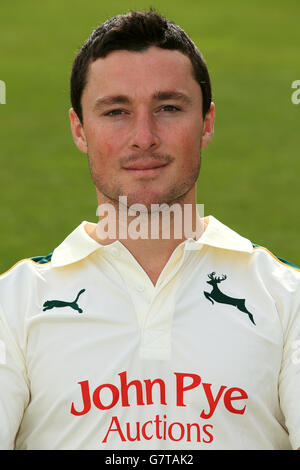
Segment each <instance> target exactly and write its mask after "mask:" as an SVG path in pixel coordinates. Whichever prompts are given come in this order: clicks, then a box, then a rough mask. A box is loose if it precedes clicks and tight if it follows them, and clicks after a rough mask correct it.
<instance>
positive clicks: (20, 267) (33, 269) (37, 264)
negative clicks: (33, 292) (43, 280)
mask: <svg viewBox="0 0 300 470" xmlns="http://www.w3.org/2000/svg"><path fill="white" fill-rule="evenodd" d="M52 253H53V252H51V253H48V254H47V255H42V256H33V257H30V258H23V259H21V260H19V261H17V262H16V263H15V264H14V265H12V266H11V267H10V268H9V269H7V270H6V271H4V272H3V273H1V274H0V289H1V286H4V285H6V284H7V283H9V284H10V283H11V282H17V281H18V280H20V281H21V280H26V279H29V278H31V277H34V276H35V275H36V274H38V273H39V272H40V271H43V270H45V269H50V267H51V259H52Z"/></svg>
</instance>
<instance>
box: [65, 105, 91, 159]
mask: <svg viewBox="0 0 300 470" xmlns="http://www.w3.org/2000/svg"><path fill="white" fill-rule="evenodd" d="M69 117H70V122H71V130H72V135H73V140H74V142H75V144H76V146H77V147H78V149H79V150H80V151H81V152H83V153H87V152H88V146H87V140H86V136H85V133H84V130H83V125H82V124H81V121H80V119H79V117H78V116H77V114H76V113H75V111H74V109H73V108H71V109H70V110H69Z"/></svg>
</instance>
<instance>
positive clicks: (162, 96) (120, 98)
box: [93, 91, 192, 111]
mask: <svg viewBox="0 0 300 470" xmlns="http://www.w3.org/2000/svg"><path fill="white" fill-rule="evenodd" d="M152 99H153V100H154V101H171V100H174V101H181V102H183V103H184V104H187V105H189V104H192V99H191V98H190V97H189V96H188V95H186V94H184V93H181V92H178V91H157V92H156V93H154V95H152ZM131 102H132V101H131V99H130V98H129V97H128V96H126V95H109V96H104V97H101V98H97V100H96V101H95V104H94V106H93V111H99V110H101V109H102V108H103V107H105V106H112V105H114V104H131Z"/></svg>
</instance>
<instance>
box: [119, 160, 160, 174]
mask: <svg viewBox="0 0 300 470" xmlns="http://www.w3.org/2000/svg"><path fill="white" fill-rule="evenodd" d="M167 165H168V163H164V164H160V163H154V162H150V163H146V162H144V163H143V162H140V163H137V162H136V163H133V164H132V165H130V166H128V167H124V170H125V171H127V172H128V173H129V174H131V175H132V176H146V177H154V176H157V175H159V174H160V173H161V172H162V171H163V170H164V168H165V167H166V166H167Z"/></svg>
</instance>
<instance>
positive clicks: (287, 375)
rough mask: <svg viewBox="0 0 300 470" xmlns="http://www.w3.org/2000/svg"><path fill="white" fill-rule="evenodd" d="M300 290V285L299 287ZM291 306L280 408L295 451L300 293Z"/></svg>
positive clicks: (299, 430) (299, 419)
mask: <svg viewBox="0 0 300 470" xmlns="http://www.w3.org/2000/svg"><path fill="white" fill-rule="evenodd" d="M299 288H300V285H299ZM295 297H296V300H295V301H294V302H293V303H291V304H290V312H289V321H288V323H287V325H286V329H285V333H284V345H283V358H282V366H281V371H280V376H279V399H280V406H281V409H282V411H283V414H284V416H285V425H286V427H287V430H288V433H289V438H290V441H291V445H292V447H293V449H298V448H299V447H300V292H299V289H298V293H297V294H296V296H295Z"/></svg>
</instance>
